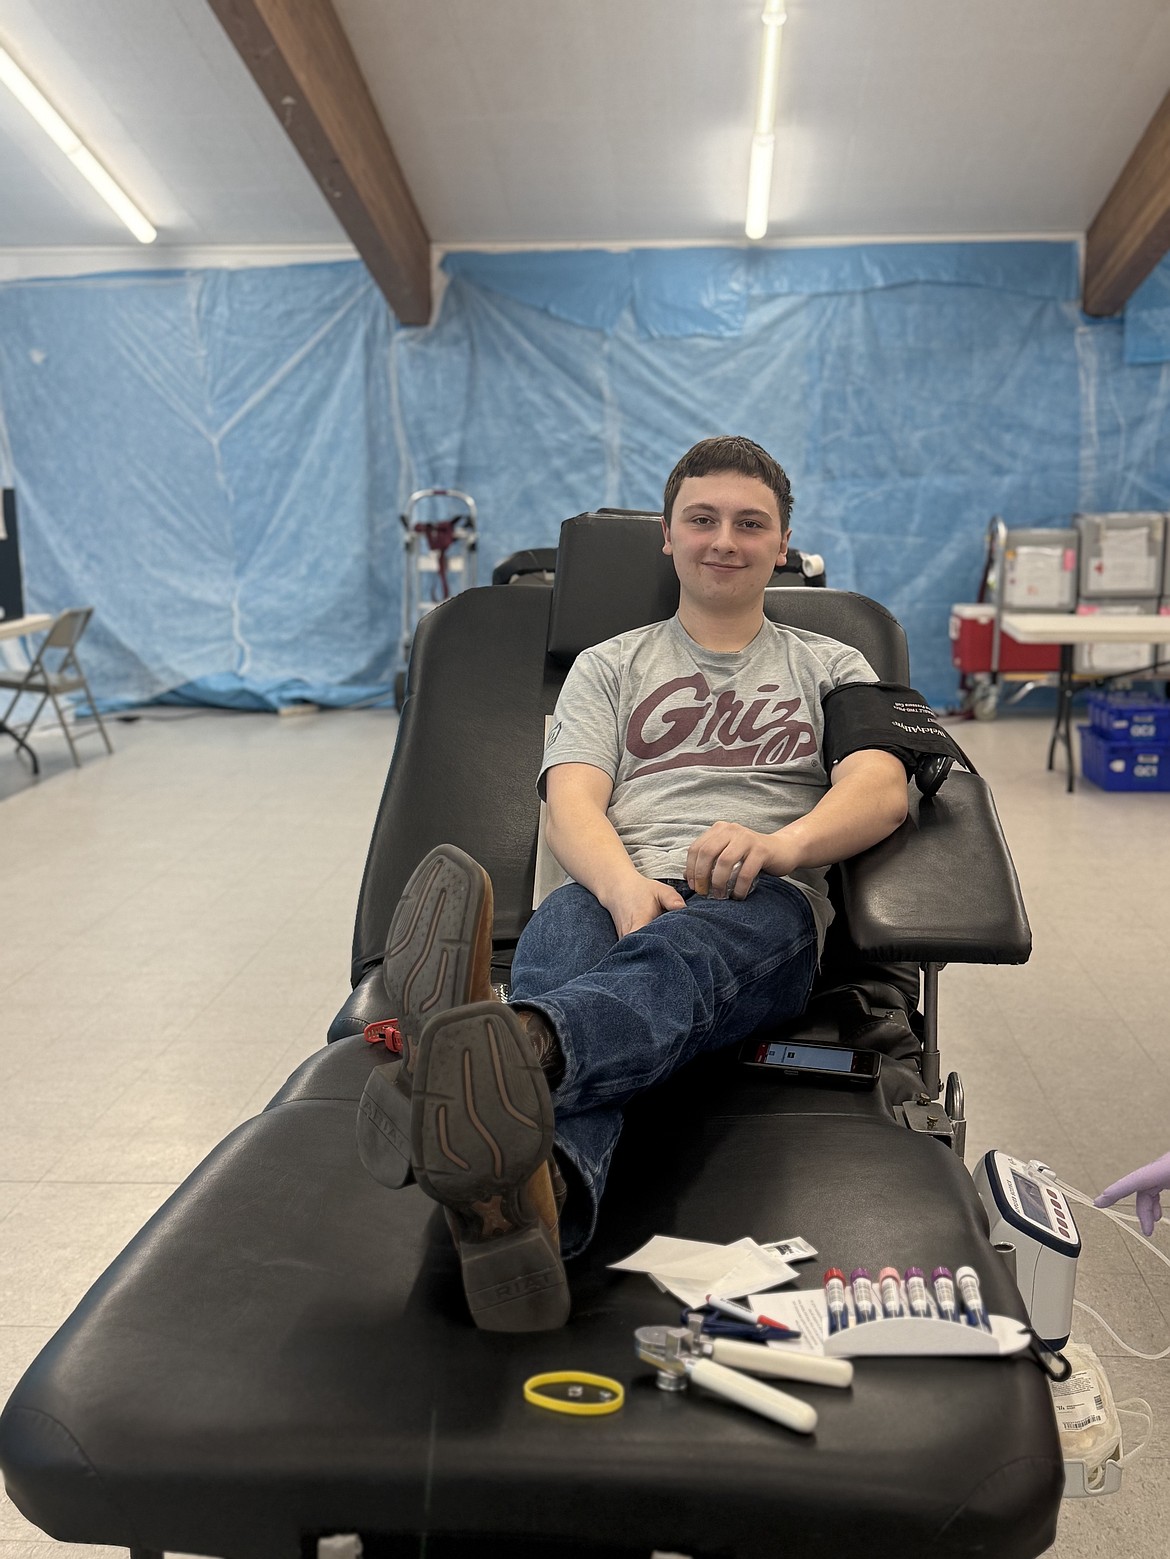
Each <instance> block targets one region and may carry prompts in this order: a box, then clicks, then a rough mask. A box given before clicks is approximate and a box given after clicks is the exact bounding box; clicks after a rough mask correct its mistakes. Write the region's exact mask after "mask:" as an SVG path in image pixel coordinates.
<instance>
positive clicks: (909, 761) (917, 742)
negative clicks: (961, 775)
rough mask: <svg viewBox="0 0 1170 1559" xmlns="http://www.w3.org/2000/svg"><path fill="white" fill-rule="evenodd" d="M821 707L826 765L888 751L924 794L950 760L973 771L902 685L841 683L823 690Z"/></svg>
mask: <svg viewBox="0 0 1170 1559" xmlns="http://www.w3.org/2000/svg"><path fill="white" fill-rule="evenodd" d="M821 708H822V710H823V712H824V717H825V734H824V749H823V750H824V762H825V767H826V769H831V768H832V766H833V765H834V764H835V763H840V761H841V760H842V758H847V757H848V756H849V755H850V753H854V752H863V751H866V750H867V749H873V748H876V749H877V750H879V751H881V752H889V753H893V755H894V757H895V758H897V759H899V761H900V762H901V763H902V765H903V767H904V768H905V770H906V776H907V778H908V779H913V780H914V781H915V783H916V784H917V786H918V788H919V790H921V791H922V793H923V794H924V795H932V794H933V793H934V792H935V791H936V790H937V789H938V788H939V786H940V785H941V784H942V782H943V780H945V779H946V777H947V774H948V773H949V772H950V768H951V765H952V764H954V763H961V764H962V765H963V767H964V768H965V769H969V770H970V771H971V773H972V774H974V773H976V772H977V771H976V768H975V765H974V764H973V763H972V762H971V760H970V759H969V758H968V757H967V755H966V753H965V752H964V751H963V749H962V748H961V747H960V746H959V744H958V743H957V742H956V741H955V739H954V737H952V736H951V735H950V733H949V732H948V731H945V730H944V729H943V728H942V726H940V725H939V723H938V720H937V719H936V718H935V714H934V711H933V710H932V709H931V708H930V705H929V704H928V703H927V702H926V700H925V699H924V698H923V696H922V694H921V693H919V692H917V691H916V690H915V689H914V688H912V687H907V686H906V685H905V684H904V683H900V682H846V683H843V684H842V685H841V686H840V687H835V688H832V689H830V691H829V692H828V693H826V694H825V696H824V698H823V699H822V700H821Z"/></svg>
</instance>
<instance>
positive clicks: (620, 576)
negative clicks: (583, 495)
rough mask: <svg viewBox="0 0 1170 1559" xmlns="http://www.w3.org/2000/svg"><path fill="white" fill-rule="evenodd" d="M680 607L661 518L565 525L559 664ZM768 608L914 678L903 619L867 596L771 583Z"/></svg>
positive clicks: (556, 603) (556, 604) (556, 641)
mask: <svg viewBox="0 0 1170 1559" xmlns="http://www.w3.org/2000/svg"><path fill="white" fill-rule="evenodd" d="M677 610H678V579H677V577H676V575H675V572H674V565H673V563H672V562H671V560H670V558H668V557H667V555H666V554H665V553H664V552H663V550H662V530H661V527H660V526H659V523H658V520H657V518H653V519H642V518H637V517H630V518H625V517H619V516H618V515H615V514H600V515H599V514H579V515H577V516H576V518H574V519H571V520H566V521H565V523H564V524H563V525H562V526H561V540H560V546H559V547H558V548H557V568H556V574H555V577H554V579H553V599H552V612H551V614H550V617H549V634H548V652H549V655H550V657H551V658H552V659H553V660H554V661H555V662H556V663H557V664H558V665H561V666H565V667H568V666H571V665H572V663H573V661H574V660H575V659H576V657H577V656H578V655H579V654H580V652H581V651H582V650H583V649H588V647H589V646H590V645H592V644H600V643H601V641H602V640H603V639H609V638H612V637H613V635H614V634H617V633H624V632H625V631H626V629H627V628H641V627H643V626H644V625H645V624H646V623H653V622H661V621H662V620H663V618H666V617H670V616H672V615H673V614H674V612H676V611H677ZM764 610H765V611H766V612H767V614H768V616H769V617H771V618H772V619H773V621H774V622H778V623H784V624H786V625H787V626H788V627H791V628H805V629H808V630H809V631H810V632H812V633H823V634H825V635H827V636H828V637H829V638H831V639H839V640H840V641H841V642H842V643H843V644H851V645H853V647H854V648H855V649H858V650H860V651H861V653H862V654H863V655H864V656H865V658H866V660H868V661H869V663H870V665H871V666H872V667H873V669H874V670H875V671H876V672H877V674H878V676H879V677H881V678H882V680H883V681H886V682H905V681H906V680H907V679H908V677H909V666H910V661H909V655H908V653H907V649H906V635H905V634H904V633H903V631H902V626H901V624H900V623H899V622H898V620H897V618H896V617H894V616H892V615H891V613H889V612H888V611H886V609H885V607H884V606H879V604H878V603H877V602H876V601H871V600H870V598H869V597H868V596H865V595H856V594H854V593H853V592H852V591H848V590H816V591H811V590H809V591H805V590H792V589H785V588H783V587H778V586H770V587H769V588H768V590H767V591H766V592H765V595H764Z"/></svg>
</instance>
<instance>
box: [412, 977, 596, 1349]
mask: <svg viewBox="0 0 1170 1559" xmlns="http://www.w3.org/2000/svg"><path fill="white" fill-rule="evenodd" d="M552 1144H553V1109H552V1103H551V1101H550V1099H549V1093H548V1086H547V1084H546V1083H545V1080H544V1074H543V1073H542V1072H541V1069H540V1065H539V1063H538V1062H537V1060H536V1057H535V1055H534V1054H533V1051H532V1046H531V1044H530V1043H529V1041H528V1038H527V1036H526V1035H525V1033H524V1028H523V1025H522V1024H521V1022H520V1020H519V1018H518V1017H517V1016H516V1015H515V1013H513V1012H512V1011H511V1009H510V1008H508V1007H505V1006H503V1005H501V1004H500V1003H499V1002H476V1003H473V1004H472V1005H470V1006H466V1007H461V1008H459V1009H458V1010H456V1011H453V1012H449V1013H442V1014H440V1015H438V1016H436V1017H434V1018H432V1019H431V1020H430V1022H428V1023H427V1025H426V1028H425V1031H424V1039H423V1043H422V1044H421V1046H420V1050H419V1060H418V1064H417V1066H416V1069H415V1076H414V1100H413V1110H412V1120H411V1156H412V1160H413V1164H414V1174H415V1178H416V1180H417V1181H418V1183H419V1187H420V1189H421V1190H423V1191H424V1192H425V1193H426V1195H427V1196H430V1197H432V1198H433V1199H434V1200H435V1201H437V1202H441V1203H442V1204H443V1206H444V1207H446V1208H447V1210H448V1214H449V1222H450V1223H451V1226H452V1233H453V1235H454V1236H455V1241H456V1245H457V1247H458V1250H459V1257H460V1262H461V1264H462V1268H463V1286H464V1289H465V1291H466V1294H467V1302H468V1306H469V1307H470V1310H471V1314H472V1319H473V1320H474V1321H475V1324H476V1325H477V1326H478V1327H480V1328H482V1329H483V1330H485V1331H500V1332H532V1331H544V1330H549V1329H552V1328H554V1327H558V1326H563V1325H564V1323H565V1321H566V1320H567V1318H568V1313H569V1289H568V1284H567V1282H566V1281H565V1269H564V1266H563V1265H562V1262H561V1257H560V1251H559V1249H558V1242H557V1237H556V1235H555V1233H554V1232H553V1231H552V1230H550V1229H549V1228H547V1227H546V1225H545V1224H544V1222H543V1221H542V1220H541V1218H540V1215H539V1213H538V1212H537V1209H536V1206H535V1205H534V1203H533V1200H532V1198H531V1195H530V1192H529V1182H530V1181H531V1180H532V1177H533V1176H534V1175H535V1174H536V1172H537V1171H538V1170H539V1169H541V1168H542V1166H544V1165H545V1163H546V1162H547V1160H548V1158H549V1155H550V1154H551V1152H552Z"/></svg>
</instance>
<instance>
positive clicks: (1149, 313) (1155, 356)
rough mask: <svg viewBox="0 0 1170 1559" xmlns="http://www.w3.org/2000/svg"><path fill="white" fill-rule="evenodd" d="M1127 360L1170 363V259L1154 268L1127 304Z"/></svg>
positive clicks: (1132, 361) (1128, 361)
mask: <svg viewBox="0 0 1170 1559" xmlns="http://www.w3.org/2000/svg"><path fill="white" fill-rule="evenodd" d="M1125 360H1126V362H1127V363H1166V362H1170V258H1167V259H1165V260H1163V261H1162V262H1161V264H1160V265H1157V266H1155V267H1154V269H1153V270H1152V271H1151V272H1150V274H1149V275H1148V276H1147V277H1146V279H1145V281H1144V282H1143V283H1142V284H1141V286H1140V287H1139V288H1138V289H1137V291H1136V292H1135V293H1134V295H1133V297H1132V298H1130V300H1129V302H1128V303H1127V304H1126V305H1125Z"/></svg>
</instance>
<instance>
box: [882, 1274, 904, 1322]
mask: <svg viewBox="0 0 1170 1559" xmlns="http://www.w3.org/2000/svg"><path fill="white" fill-rule="evenodd" d="M878 1293H879V1294H880V1295H881V1296H882V1314H883V1315H884V1316H885V1317H886V1319H887V1320H888V1321H894V1320H898V1319H900V1318H901V1317H902V1316H903V1315H904V1314H905V1313H906V1312H905V1311H904V1310H903V1309H902V1286H901V1283H900V1282H899V1280H898V1272H897V1269H896V1268H895V1267H883V1268H882V1270H881V1271H880V1272H879V1273H878Z"/></svg>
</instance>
